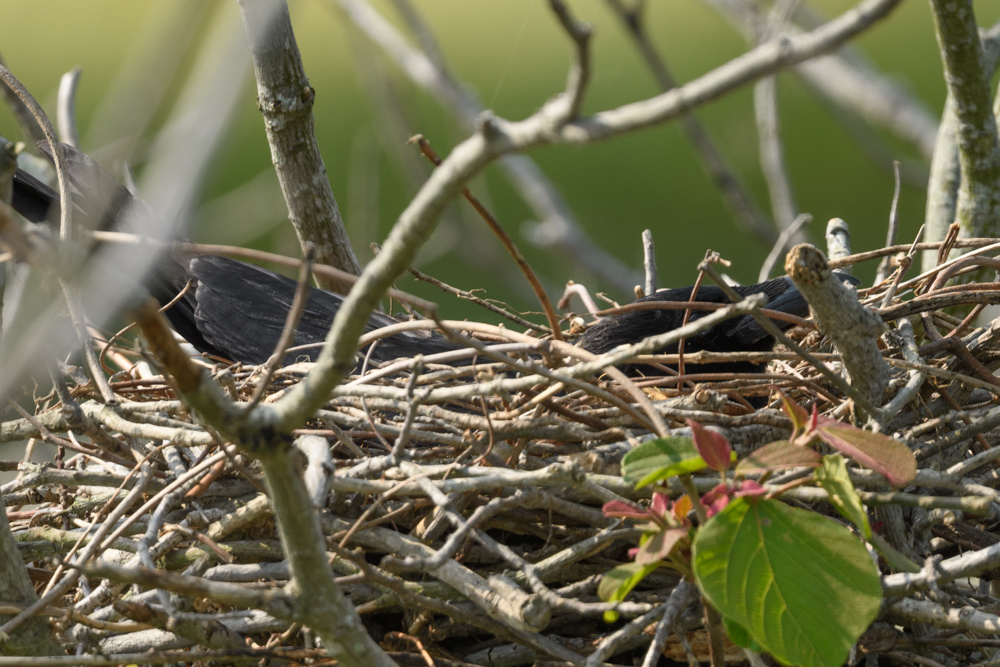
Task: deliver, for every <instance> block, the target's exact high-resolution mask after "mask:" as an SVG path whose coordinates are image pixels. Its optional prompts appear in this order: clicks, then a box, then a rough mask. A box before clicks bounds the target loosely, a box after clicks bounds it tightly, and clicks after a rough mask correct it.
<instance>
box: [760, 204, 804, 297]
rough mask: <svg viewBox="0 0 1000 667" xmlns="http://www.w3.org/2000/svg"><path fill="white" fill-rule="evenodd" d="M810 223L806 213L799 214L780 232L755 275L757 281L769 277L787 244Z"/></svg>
mask: <svg viewBox="0 0 1000 667" xmlns="http://www.w3.org/2000/svg"><path fill="white" fill-rule="evenodd" d="M810 222H812V216H811V215H809V214H808V213H800V214H799V215H798V216H796V218H795V220H793V221H792V224H790V225H788V226H787V227H785V228H784V229H782V230H781V234H779V235H778V240H777V241H775V242H774V245H773V246H772V247H771V252H769V253H767V259H765V260H764V263H763V264H762V265H761V267H760V273H758V274H757V281H758V282H764V281H765V280H767V279H768V278H770V277H771V272H772V271H773V270H774V266H775V264H777V263H778V260H780V259H781V256H782V255H783V254H784V253H785V250H787V249H788V244H789V243H791V241H792V238H793V237H794V236H796V235H797V234H798V233H799V230H801V229H802V228H803V227H805V226H806V225H808V224H809V223H810Z"/></svg>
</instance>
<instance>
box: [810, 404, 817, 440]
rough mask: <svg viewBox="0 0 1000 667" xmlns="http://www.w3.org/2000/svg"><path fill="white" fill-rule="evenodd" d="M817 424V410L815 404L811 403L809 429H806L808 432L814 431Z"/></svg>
mask: <svg viewBox="0 0 1000 667" xmlns="http://www.w3.org/2000/svg"><path fill="white" fill-rule="evenodd" d="M818 424H819V410H817V409H816V404H815V403H813V411H812V415H810V417H809V431H808V433H812V432H813V431H815V430H816V426H817V425H818Z"/></svg>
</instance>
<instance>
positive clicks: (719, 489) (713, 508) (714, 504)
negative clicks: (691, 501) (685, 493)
mask: <svg viewBox="0 0 1000 667" xmlns="http://www.w3.org/2000/svg"><path fill="white" fill-rule="evenodd" d="M731 491H732V490H731V489H730V488H729V486H728V485H726V484H717V485H716V486H715V488H713V489H712V490H711V491H709V492H708V493H706V494H705V495H703V496H702V497H701V504H702V506H704V508H705V512H706V513H707V514H708V516H709V517H712V516H715V515H716V514H718V513H719V512H721V511H722V510H723V509H725V507H726V505H728V504H729V499H730V493H731Z"/></svg>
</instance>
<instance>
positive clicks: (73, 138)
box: [56, 67, 83, 148]
mask: <svg viewBox="0 0 1000 667" xmlns="http://www.w3.org/2000/svg"><path fill="white" fill-rule="evenodd" d="M82 71H83V70H81V69H80V68H79V67H74V68H73V69H71V70H70V71H68V72H66V73H65V74H63V75H62V79H60V80H59V101H58V112H57V114H56V122H57V124H58V125H59V136H61V137H62V141H63V143H65V144H69V145H70V146H72V147H73V148H79V147H80V133H79V130H78V128H77V125H76V89H77V86H79V84H80V74H81V73H82Z"/></svg>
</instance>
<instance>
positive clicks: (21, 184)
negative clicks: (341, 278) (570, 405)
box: [12, 147, 456, 364]
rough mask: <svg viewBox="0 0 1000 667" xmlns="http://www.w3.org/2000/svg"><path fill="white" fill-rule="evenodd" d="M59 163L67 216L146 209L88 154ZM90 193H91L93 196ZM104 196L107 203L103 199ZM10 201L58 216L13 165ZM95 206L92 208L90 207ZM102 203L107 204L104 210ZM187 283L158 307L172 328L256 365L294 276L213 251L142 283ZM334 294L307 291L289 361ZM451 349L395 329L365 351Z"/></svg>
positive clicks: (208, 349)
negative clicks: (65, 176) (65, 179)
mask: <svg viewBox="0 0 1000 667" xmlns="http://www.w3.org/2000/svg"><path fill="white" fill-rule="evenodd" d="M66 153H67V166H68V171H69V175H70V180H71V182H72V183H73V185H74V187H75V188H77V189H78V190H80V191H81V192H83V188H85V187H90V188H92V189H91V191H89V192H88V193H87V197H84V196H82V195H79V193H78V195H77V196H74V202H75V203H76V210H75V211H74V215H75V216H79V217H78V219H79V220H81V221H82V222H84V224H87V225H88V226H94V225H93V224H92V222H93V219H94V218H93V216H91V215H89V212H91V211H94V210H97V211H101V212H102V213H101V218H100V222H99V223H98V224H97V225H96V226H98V227H100V228H103V229H115V230H120V231H130V230H132V229H134V228H136V227H137V226H138V225H137V216H150V215H151V213H150V212H149V211H148V209H146V207H145V206H144V205H143V204H142V202H140V201H139V200H138V199H136V198H135V197H133V196H132V195H131V194H130V193H129V191H128V190H127V189H126V188H125V187H124V186H122V185H121V184H120V183H118V181H117V180H115V179H114V177H112V176H111V175H110V174H109V173H107V172H106V171H104V169H103V168H102V167H101V166H100V165H98V164H97V163H96V162H94V161H93V160H92V159H91V158H89V157H88V156H86V155H84V154H83V153H80V152H78V151H75V150H73V149H72V148H70V147H66ZM95 191H98V192H99V194H95ZM104 202H108V203H107V204H105V203H104ZM12 203H13V207H14V209H15V210H17V211H18V212H19V213H20V214H21V215H23V216H24V217H25V218H27V219H29V220H31V221H33V222H45V221H52V220H56V219H58V217H59V195H58V193H56V192H55V191H54V190H52V189H51V188H49V187H48V186H47V185H45V184H44V183H42V182H41V181H39V180H37V179H35V178H33V177H32V176H30V175H29V174H27V173H25V172H23V171H20V170H18V171H17V172H16V173H15V175H14V196H13V198H12ZM98 206H99V208H98ZM105 209H107V210H105ZM188 283H190V287H188V290H187V292H185V293H184V295H183V296H181V298H180V299H179V300H178V301H177V303H175V304H174V305H173V306H171V307H170V308H169V309H168V310H167V311H166V313H165V314H166V316H167V319H168V320H169V321H170V324H171V325H172V326H173V327H174V329H175V330H176V331H177V332H178V333H179V334H180V335H181V336H183V337H184V338H185V340H187V341H188V342H189V343H191V345H193V346H194V347H195V349H197V350H198V351H200V352H204V353H207V354H212V355H215V356H218V357H222V358H224V359H229V360H232V361H242V362H246V363H251V364H260V363H263V362H265V361H267V359H268V357H270V356H271V354H273V353H274V348H275V347H276V346H277V344H278V340H279V339H280V337H281V332H282V329H283V328H284V326H285V319H286V317H287V315H288V311H289V310H290V308H291V305H292V300H293V299H294V297H295V290H296V287H297V283H296V281H294V280H292V279H291V278H288V277H286V276H283V275H280V274H278V273H274V272H273V271H269V270H267V269H265V268H262V267H260V266H257V265H255V264H248V263H246V262H240V261H237V260H233V259H229V258H226V257H220V256H218V255H200V256H195V255H189V256H182V255H176V254H174V255H171V254H164V255H162V256H161V257H159V258H158V259H157V260H156V265H155V266H154V267H153V269H152V270H151V271H150V272H149V275H148V277H147V278H146V286H147V288H149V291H150V292H151V293H152V294H153V296H154V297H155V298H156V300H157V301H159V302H160V304H161V305H166V304H168V303H170V302H171V301H173V300H174V298H175V297H177V295H178V294H180V293H181V291H182V290H183V289H184V288H185V286H187V285H188ZM343 301H344V298H343V297H342V296H341V295H339V294H334V293H333V292H328V291H326V290H321V289H315V288H314V289H310V291H309V297H308V300H307V302H306V307H305V309H304V311H303V313H302V317H301V319H300V321H299V325H298V329H297V330H296V334H295V339H294V341H293V343H292V346H294V347H297V346H301V345H312V347H310V348H309V349H306V350H302V351H296V352H292V353H290V354H289V355H288V357H287V358H286V360H285V361H286V362H287V363H291V362H292V361H295V360H296V359H300V358H307V359H310V360H315V359H316V357H317V356H318V355H319V351H320V346H319V345H318V344H319V343H322V342H323V340H324V339H325V338H326V333H327V331H329V329H330V325H331V323H332V322H333V317H334V315H336V313H337V310H338V309H339V308H340V305H341V303H343ZM396 322H397V321H396V320H395V319H393V318H391V317H389V316H388V315H384V314H382V313H373V314H372V315H371V317H369V318H368V323H367V325H366V327H365V329H366V331H374V330H375V329H379V328H382V327H385V326H388V325H390V324H395V323H396ZM454 349H456V347H455V346H454V345H453V344H451V343H450V342H448V340H447V339H446V338H444V337H443V336H441V335H440V334H434V333H428V332H403V333H399V334H394V335H392V336H387V337H385V338H383V339H381V340H380V341H379V343H378V344H377V345H376V346H375V348H374V350H373V351H372V358H373V359H374V360H375V361H389V360H392V359H397V358H399V357H413V356H416V355H417V354H433V353H436V352H444V351H448V350H454Z"/></svg>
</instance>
